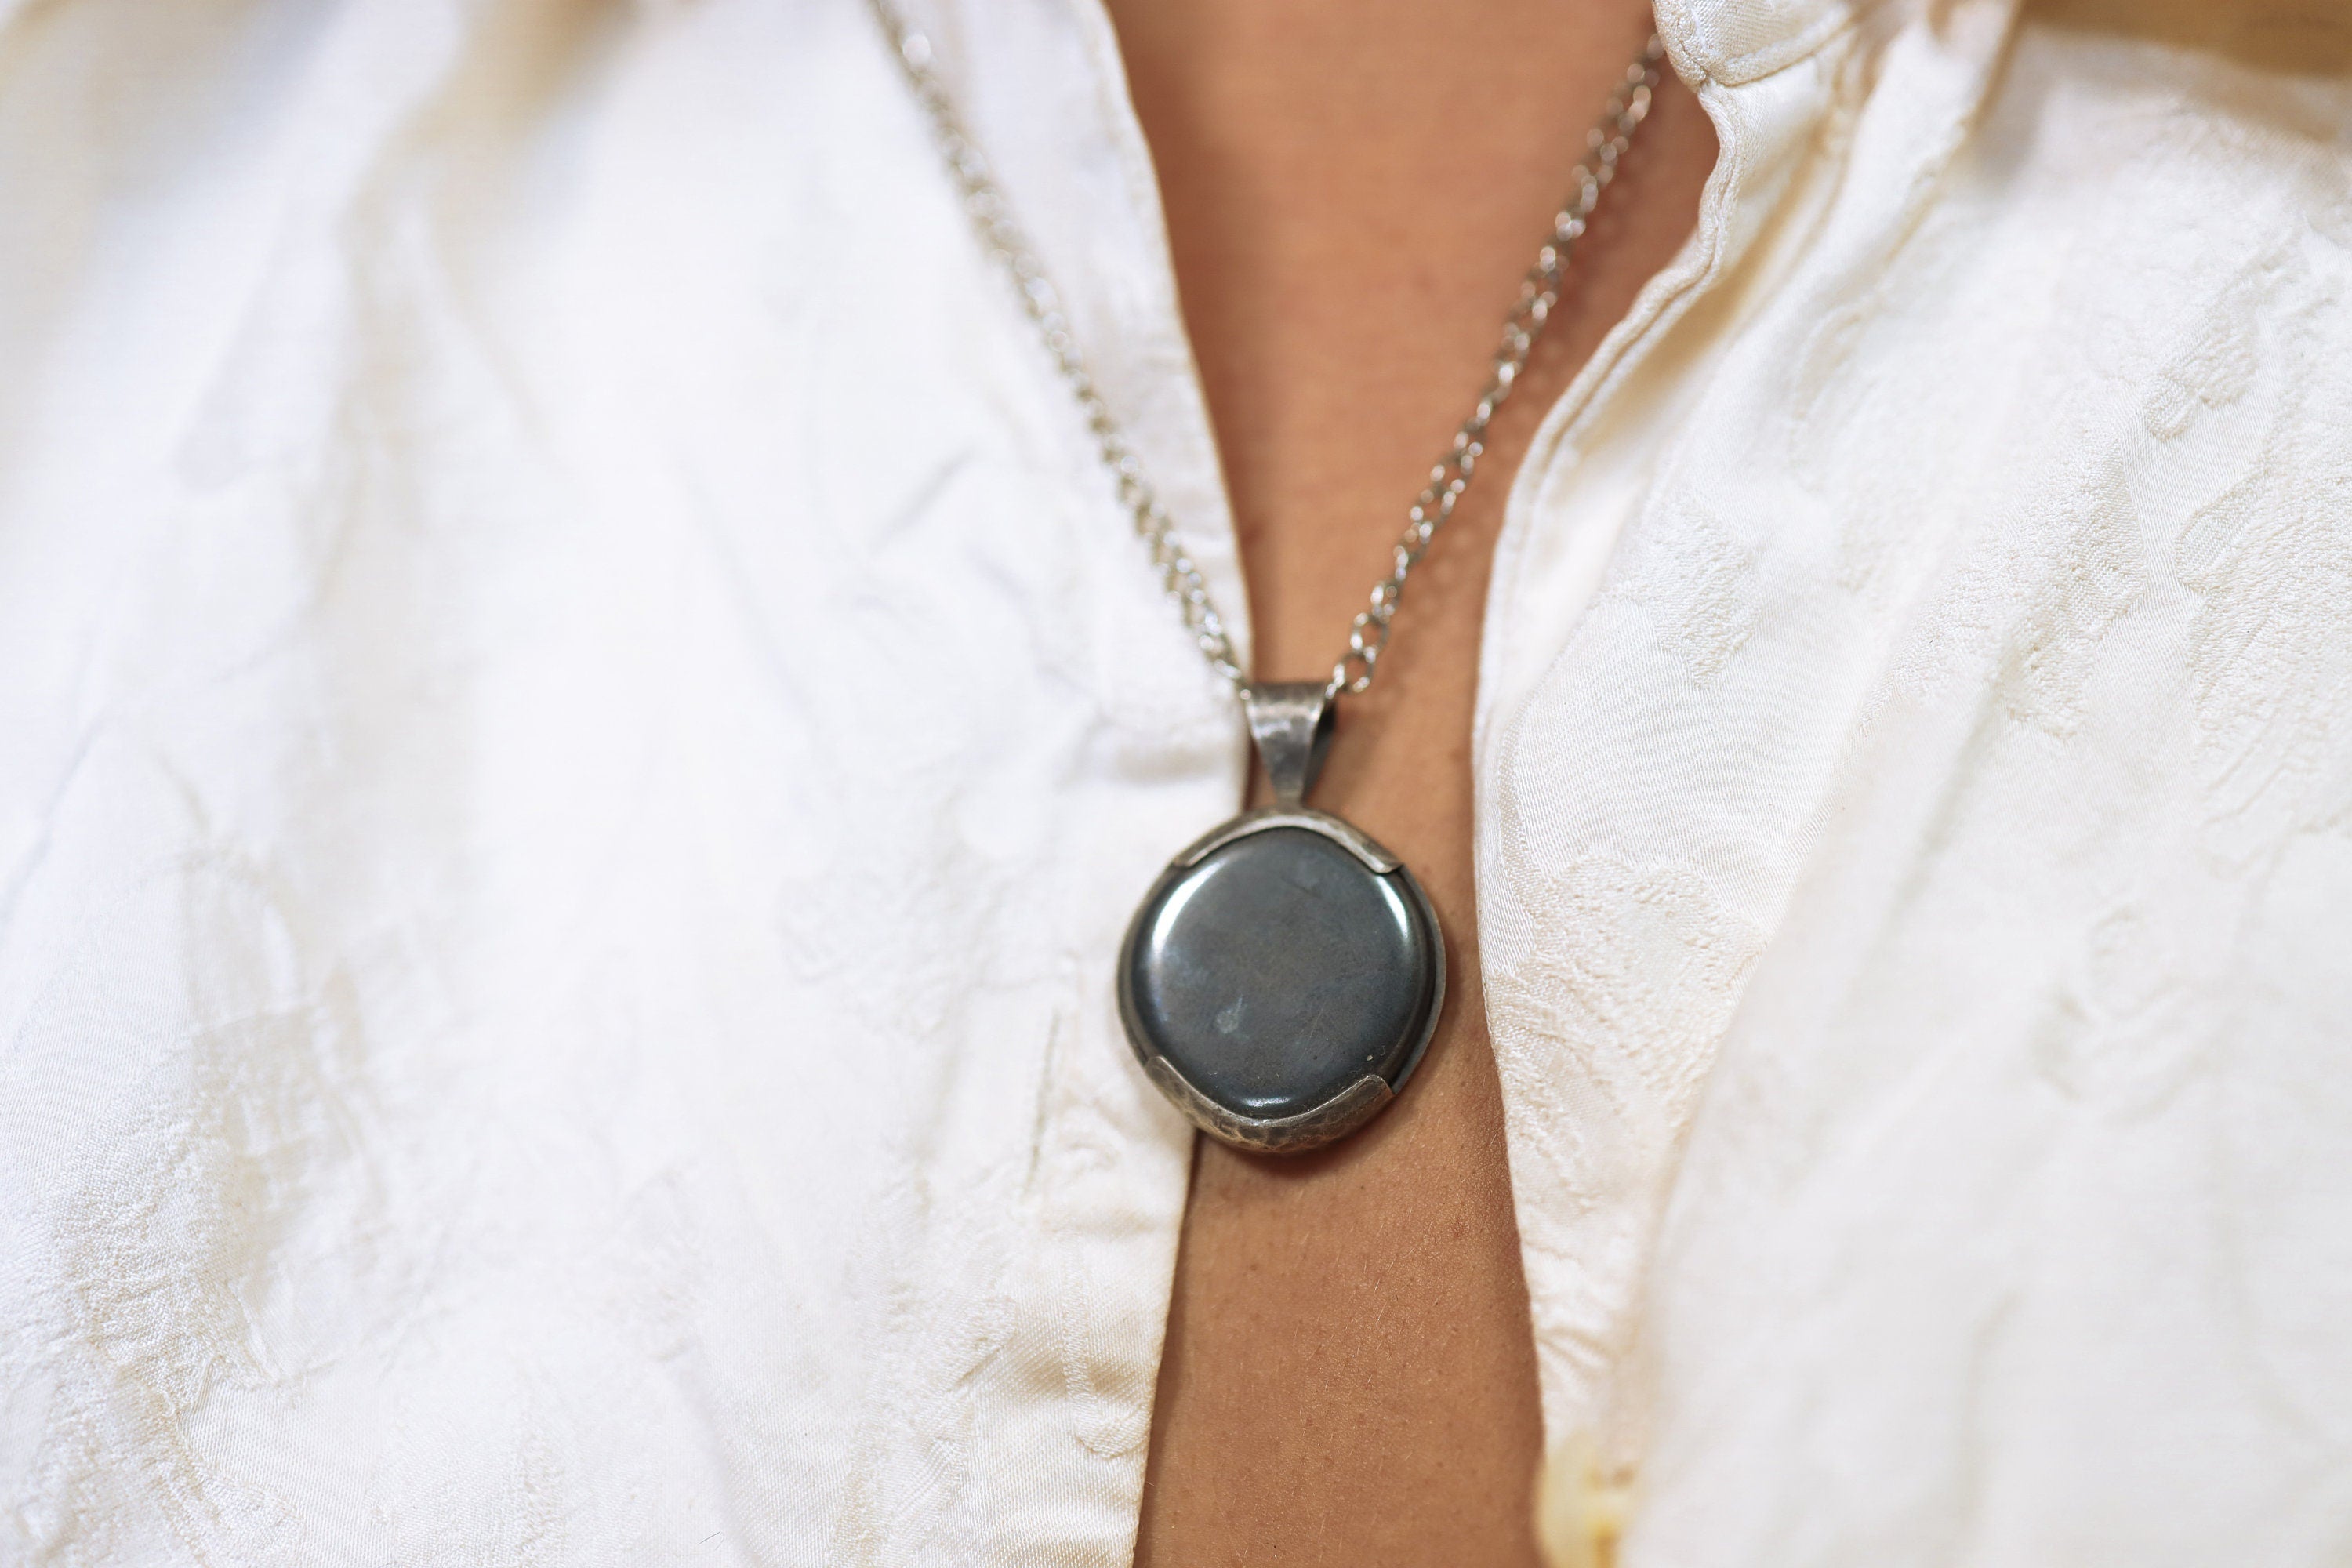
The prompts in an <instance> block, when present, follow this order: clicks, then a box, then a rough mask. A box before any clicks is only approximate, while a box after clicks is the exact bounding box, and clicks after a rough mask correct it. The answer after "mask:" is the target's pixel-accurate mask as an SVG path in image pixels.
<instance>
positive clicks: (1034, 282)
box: [867, 0, 1665, 697]
mask: <svg viewBox="0 0 2352 1568" xmlns="http://www.w3.org/2000/svg"><path fill="white" fill-rule="evenodd" d="M867 4H868V5H870V6H871V8H872V9H873V12H874V15H875V16H876V18H877V20H878V21H879V22H880V23H881V25H882V28H883V30H884V31H885V32H887V34H888V35H889V36H890V38H891V41H892V43H893V44H895V45H896V46H897V51H898V64H899V66H900V68H902V69H903V70H904V71H905V73H906V77H907V82H908V86H909V87H911V88H912V89H914V93H915V97H916V99H917V100H919V102H920V103H921V104H922V107H923V112H924V113H925V115H927V116H928V117H929V120H930V122H931V130H932V132H933V134H934V135H935V136H936V137H937V139H938V141H939V144H940V152H941V153H942V154H944V156H945V157H946V159H947V164H948V172H949V173H950V174H951V175H952V176H953V177H954V179H955V182H956V184H957V185H958V186H959V187H960V188H961V190H962V192H963V204H964V211H965V212H966V214H968V215H969V216H970V217H971V223H972V226H973V228H974V229H975V230H976V231H977V232H978V234H979V236H980V240H981V244H982V246H983V247H986V249H987V251H988V253H989V254H990V256H992V258H995V260H996V261H997V262H999V263H1000V264H1002V265H1003V268H1005V270H1006V271H1007V272H1008V273H1009V274H1011V276H1012V279H1013V287H1014V290H1015V293H1016V295H1017V297H1018V298H1019V300H1020V301H1021V308H1022V309H1023V310H1024V311H1026V312H1027V313H1028V316H1029V319H1030V320H1031V321H1034V322H1035V323H1036V326H1037V331H1038V332H1039V334H1040V335H1041V336H1043V337H1044V339H1045V352H1046V353H1049V354H1051V355H1052V356H1053V360H1054V364H1055V368H1056V369H1057V370H1059V371H1060V372H1061V373H1062V379H1063V380H1064V381H1065V382H1066V383H1067V384H1068V385H1069V388H1070V392H1071V395H1073V396H1075V397H1076V399H1077V402H1078V412H1079V413H1080V414H1082V415H1083V416H1085V417H1086V422H1087V430H1088V431H1089V432H1090V433H1091V434H1092V435H1093V437H1094V438H1095V447H1096V450H1097V452H1099V453H1100V454H1101V457H1102V460H1103V465H1104V466H1105V467H1106V468H1108V469H1109V470H1110V473H1111V478H1112V479H1113V480H1114V481H1116V483H1117V485H1118V500H1119V504H1120V505H1121V506H1123V507H1125V508H1126V509H1127V510H1128V512H1129V515H1130V516H1131V517H1132V518H1133V519H1134V521H1135V531H1136V533H1137V535H1138V536H1139V537H1140V538H1141V539H1142V541H1143V542H1144V547H1145V549H1146V550H1147V551H1148V552H1150V557H1151V564H1152V567H1153V569H1154V570H1156V571H1157V572H1158V573H1159V574H1160V586H1161V587H1162V588H1163V589H1165V590H1166V591H1167V594H1168V595H1169V597H1170V598H1171V599H1173V600H1174V601H1175V602H1176V606H1177V608H1178V610H1179V611H1180V612H1181V614H1182V616H1183V617H1184V627H1185V629H1186V630H1187V631H1189V632H1191V633H1192V640H1193V641H1194V642H1195V643H1197V644H1198V645H1199V646H1200V649H1201V652H1202V656H1203V657H1204V658H1207V659H1208V661H1209V668H1212V669H1213V670H1215V671H1216V672H1217V674H1218V675H1219V676H1220V677H1222V678H1223V679H1224V681H1225V683H1226V684H1227V685H1229V686H1231V687H1232V688H1233V689H1234V691H1235V692H1236V693H1239V694H1244V695H1245V694H1246V693H1247V691H1248V689H1249V675H1248V672H1246V671H1245V670H1244V669H1243V668H1242V667H1241V662H1240V660H1239V659H1238V658H1236V657H1235V656H1234V645H1233V639H1232V638H1231V637H1228V636H1227V635H1226V632H1225V620H1224V616H1222V615H1221V614H1219V613H1218V610H1217V606H1216V604H1215V601H1213V599H1211V598H1210V597H1209V585H1208V584H1207V583H1206V582H1205V581H1204V580H1203V579H1202V576H1201V569H1200V568H1199V567H1198V566H1196V565H1194V564H1193V563H1192V557H1191V556H1190V555H1187V554H1186V553H1185V552H1184V547H1183V545H1182V543H1181V542H1180V541H1179V539H1178V538H1177V533H1176V523H1175V520H1174V519H1172V518H1171V517H1170V516H1169V515H1168V509H1167V508H1166V507H1165V506H1163V505H1162V504H1161V503H1160V497H1159V494H1158V492H1157V491H1155V490H1154V489H1152V488H1151V483H1150V480H1149V479H1145V478H1144V475H1143V464H1142V462H1141V460H1140V459H1139V458H1137V457H1136V455H1135V449H1134V448H1133V447H1130V446H1129V444H1128V440H1127V436H1126V433H1125V432H1124V431H1122V430H1121V429H1120V428H1119V425H1118V419H1117V418H1116V417H1115V416H1113V415H1112V413H1111V411H1110V405H1108V403H1105V402H1104V401H1103V398H1102V395H1101V393H1099V392H1098V391H1097V390H1096V388H1095V383H1094V377H1093V376H1091V375H1090V374H1087V364H1086V359H1085V357H1084V356H1083V355H1082V354H1080V353H1078V344H1077V339H1076V337H1075V336H1074V335H1073V334H1072V331H1071V329H1070V319H1069V317H1068V315H1067V314H1066V313H1065V312H1064V310H1063V309H1062V297H1061V293H1060V291H1059V290H1057V289H1055V287H1054V282H1053V279H1051V278H1049V277H1048V276H1046V272H1045V262H1044V261H1043V260H1041V259H1040V258H1038V255H1037V251H1036V247H1034V246H1033V245H1032V244H1031V243H1030V241H1029V237H1028V236H1027V234H1025V233H1024V231H1023V230H1022V228H1021V226H1020V224H1019V222H1018V221H1016V220H1015V218H1014V217H1013V207H1012V204H1011V203H1010V202H1009V201H1007V200H1006V198H1005V195H1004V193H1003V190H1002V189H1000V188H999V187H998V185H997V184H996V180H995V177H994V176H993V175H992V174H990V173H989V169H988V163H987V160H985V159H984V158H982V156H981V153H980V149H979V148H978V147H977V146H975V145H974V144H973V142H972V140H971V136H970V135H969V134H967V133H966V132H965V131H964V128H963V122H962V120H961V117H960V116H959V115H958V114H957V112H956V108H955V101H954V100H953V99H951V98H950V97H949V96H948V90H947V87H946V84H944V83H943V82H941V81H940V79H939V77H938V75H937V74H936V73H935V72H934V71H933V70H932V69H931V44H930V40H929V38H928V37H924V35H923V34H921V33H920V32H918V31H917V30H916V29H915V28H913V27H912V26H909V25H908V22H907V20H906V19H905V18H904V17H903V16H899V15H898V8H897V7H896V6H895V5H892V4H891V0H867ZM1664 58H1665V48H1664V45H1662V44H1660V43H1659V41H1658V37H1657V35H1656V34H1654V33H1653V34H1651V35H1650V37H1649V39H1648V41H1647V42H1645V43H1644V44H1643V46H1642V52H1641V53H1640V54H1638V55H1636V56H1635V57H1634V58H1633V63H1632V64H1631V65H1629V66H1627V67H1626V68H1625V73H1624V75H1623V77H1622V79H1620V80H1619V82H1618V85H1617V89H1616V90H1615V91H1614V92H1613V93H1612V94H1611V95H1610V99H1609V102H1608V105H1607V106H1606V107H1605V108H1604V109H1603V110H1601V119H1600V121H1599V122H1598V123H1596V124H1595V125H1594V126H1593V128H1592V129H1591V131H1589V132H1586V133H1585V138H1584V142H1585V155H1584V159H1583V161H1582V162H1581V163H1578V164H1577V166H1576V168H1575V169H1574V170H1573V171H1572V172H1571V173H1570V176H1569V195H1568V199H1567V200H1566V201H1565V202H1563V203H1561V204H1560V208H1559V212H1558V213H1557V214H1555V215H1554V216H1553V218H1552V225H1551V232H1550V233H1549V235H1547V236H1546V237H1545V238H1544V242H1543V245H1542V246H1541V247H1540V248H1538V250H1537V252H1536V259H1535V265H1534V266H1532V267H1530V268H1528V273H1527V276H1526V277H1525V278H1523V279H1520V281H1519V296H1518V299H1517V300H1516V301H1514V302H1513V304H1512V306H1511V309H1510V313H1509V314H1508V315H1507V316H1505V317H1504V318H1503V337H1502V342H1501V343H1500V344H1499V345H1498V346H1497V347H1496V350H1495V368H1494V374H1492V375H1490V376H1489V377H1488V378H1487V381H1486V390H1485V391H1484V392H1481V393H1480V394H1479V395H1478V401H1477V403H1476V405H1474V406H1473V407H1472V408H1471V410H1470V416H1469V417H1468V418H1467V419H1465V420H1464V421H1463V422H1462V427H1461V428H1460V429H1458V430H1456V431H1455V432H1454V440H1453V442H1452V444H1451V445H1449V446H1448V447H1446V449H1445V452H1444V455H1443V456H1442V457H1440V458H1438V460H1437V461H1436V463H1435V464H1434V465H1433V466H1432V467H1431V468H1430V471H1429V482H1428V484H1426V485H1425V486H1423V488H1422V492H1421V494H1420V495H1419V496H1417V497H1415V498H1414V500H1413V503H1412V510H1409V511H1407V512H1406V514H1405V518H1406V522H1405V530H1404V532H1403V533H1402V535H1401V536H1400V537H1399V538H1398V540H1397V542H1396V548H1395V551H1394V552H1393V555H1392V564H1391V569H1390V571H1389V574H1388V575H1387V576H1385V577H1383V578H1381V580H1380V581H1379V582H1378V583H1376V584H1373V585H1372V592H1371V598H1370V604H1368V605H1366V606H1365V607H1364V609H1363V610H1361V611H1360V612H1359V613H1358V614H1357V616H1356V618H1355V620H1354V621H1352V622H1351V623H1349V627H1348V648H1347V651H1346V652H1345V653H1343V654H1341V655H1340V656H1339V662H1338V663H1337V664H1335V665H1333V666H1332V668H1331V680H1330V684H1329V686H1328V687H1327V688H1326V695H1327V696H1328V697H1337V696H1339V694H1340V693H1342V692H1349V693H1355V692H1361V691H1364V690H1366V689H1369V688H1370V686H1371V684H1372V676H1373V674H1374V672H1375V671H1376V670H1377V669H1378V668H1380V660H1381V651H1382V650H1383V649H1384V648H1386V647H1388V642H1389V628H1390V625H1391V622H1393V621H1394V620H1395V619H1396V613H1397V605H1398V603H1399V601H1400V600H1402V597H1403V595H1404V585H1405V582H1406V580H1407V579H1408V578H1410V577H1411V576H1412V569H1413V568H1414V567H1415V566H1418V565H1419V564H1421V558H1422V557H1423V555H1425V554H1427V553H1428V552H1429V545H1430V542H1431V541H1432V540H1433V539H1435V538H1436V537H1437V531H1438V530H1439V529H1441V528H1444V526H1445V524H1446V523H1447V522H1448V521H1451V520H1452V519H1453V516H1454V509H1455V508H1456V507H1457V506H1459V505H1460V504H1461V500H1462V495H1463V492H1464V491H1465V490H1467V489H1469V488H1470V481H1471V479H1473V478H1474V477H1475V475H1476V474H1477V471H1478V459H1479V458H1480V457H1481V456H1483V455H1484V454H1485V452H1486V429H1487V426H1490V425H1492V424H1493V423H1494V419H1495V415H1496V412H1497V411H1499V410H1500V409H1501V408H1502V406H1503V405H1504V403H1505V402H1506V401H1507V400H1508V399H1509V397H1510V395H1511V390H1512V388H1513V387H1515V386H1516V385H1517V384H1518V379H1519V374H1520V373H1521V372H1522V371H1524V370H1525V369H1526V368H1527V363H1528V354H1530V353H1533V352H1534V350H1535V346H1536V340H1537V339H1538V338H1540V337H1541V336H1542V335H1543V330H1544V326H1545V324H1546V323H1547V322H1548V321H1550V319H1551V312H1552V310H1553V309H1554V307H1556V306H1557V305H1558V304H1559V287H1560V280H1561V279H1562V277H1563V276H1564V275H1565V273H1566V272H1567V270H1568V263H1569V259H1570V254H1571V252H1572V251H1573V250H1574V248H1575V246H1576V242H1577V241H1578V240H1579V239H1580V238H1582V237H1583V235H1584V230H1585V225H1586V224H1587V222H1588V221H1589V220H1590V219H1591V216H1592V210H1593V208H1595V207H1596V206H1598V205H1601V192H1603V191H1605V190H1607V189H1608V188H1609V184H1610V182H1611V181H1612V180H1613V179H1615V178H1616V175H1617V166H1618V163H1619V161H1620V160H1621V159H1622V158H1623V157H1624V155H1625V153H1626V150H1627V149H1628V148H1630V147H1631V146H1632V145H1633V135H1634V132H1637V131H1638V130H1640V129H1641V125H1642V121H1643V120H1644V119H1646V118H1647V117H1648V115H1649V112H1650V100H1651V95H1652V93H1653V92H1654V91H1655V90H1656V88H1657V85H1658V65H1659V62H1660V61H1661V60H1662V59H1664Z"/></svg>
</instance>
